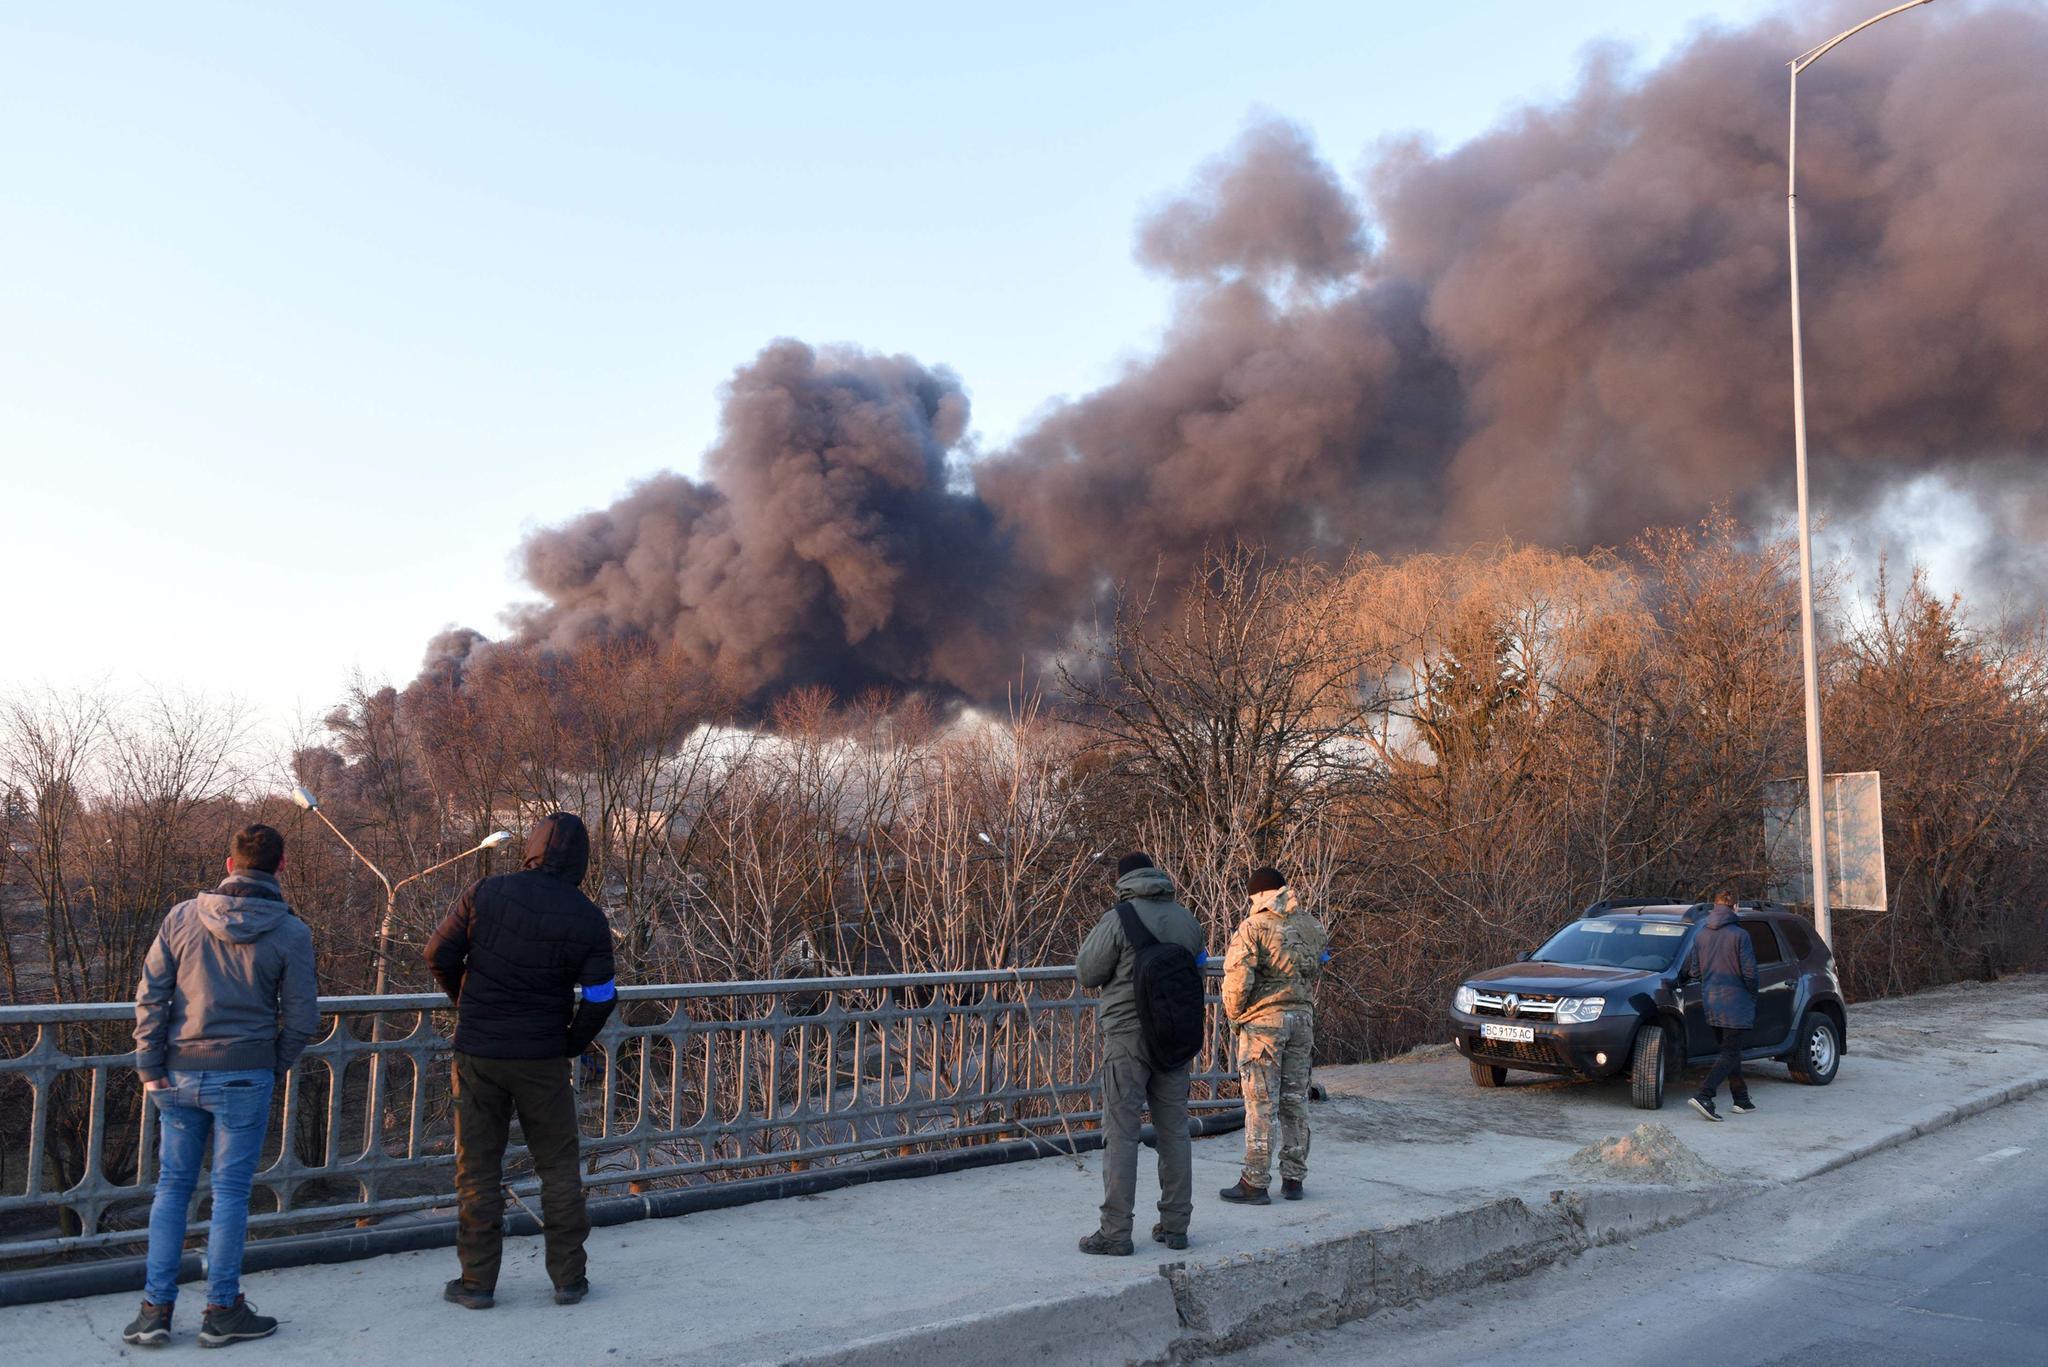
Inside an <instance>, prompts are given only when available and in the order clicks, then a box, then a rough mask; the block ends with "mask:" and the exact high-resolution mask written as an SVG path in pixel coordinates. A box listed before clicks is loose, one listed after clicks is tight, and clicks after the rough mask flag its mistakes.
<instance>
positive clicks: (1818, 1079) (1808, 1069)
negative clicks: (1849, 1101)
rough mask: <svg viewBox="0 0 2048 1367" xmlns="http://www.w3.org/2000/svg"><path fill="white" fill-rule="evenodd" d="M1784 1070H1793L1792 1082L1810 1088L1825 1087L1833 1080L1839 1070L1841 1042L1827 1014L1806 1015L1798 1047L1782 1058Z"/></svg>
mask: <svg viewBox="0 0 2048 1367" xmlns="http://www.w3.org/2000/svg"><path fill="white" fill-rule="evenodd" d="M1785 1066H1786V1067H1788V1068H1790V1069H1791V1070H1792V1080H1793V1081H1794V1082H1803V1083H1805V1084H1806V1085H1807V1086H1809V1087H1825V1086H1827V1085H1828V1084H1829V1083H1830V1082H1833V1081H1834V1080H1835V1073H1836V1071H1837V1070H1838V1069H1840V1068H1841V1066H1842V1041H1841V1038H1840V1036H1838V1035H1837V1034H1836V1033H1835V1023H1834V1021H1833V1020H1831V1019H1829V1017H1828V1015H1827V1013H1826V1012H1823V1011H1809V1012H1807V1013H1806V1018H1805V1019H1804V1020H1802V1021H1800V1022H1799V1035H1798V1043H1796V1044H1794V1045H1793V1046H1792V1052H1791V1053H1789V1054H1787V1055H1785Z"/></svg>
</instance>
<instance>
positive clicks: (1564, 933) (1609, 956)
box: [1531, 918, 1686, 972]
mask: <svg viewBox="0 0 2048 1367" xmlns="http://www.w3.org/2000/svg"><path fill="white" fill-rule="evenodd" d="M1685 929H1686V928H1685V926H1684V925H1683V924H1681V923H1679V922H1676V921H1633V920H1620V919H1604V918H1603V919H1601V920H1597V921H1575V922H1573V923H1572V924H1571V925H1568V926H1566V927H1565V928H1564V929H1563V930H1560V931H1559V932H1557V934H1555V935H1553V936H1551V937H1550V943H1549V944H1547V945H1545V946H1543V948H1541V949H1539V950H1537V951H1536V953H1535V954H1534V955H1533V956H1531V957H1533V958H1534V959H1535V960H1536V962H1538V963H1543V964H1595V965H1598V966H1600V967H1602V968H1641V969H1648V970H1650V971H1652V972H1662V971H1663V970H1664V969H1667V968H1669V967H1671V960H1672V958H1673V957H1674V956H1676V955H1677V953H1678V947H1679V946H1680V945H1682V944H1684V943H1685Z"/></svg>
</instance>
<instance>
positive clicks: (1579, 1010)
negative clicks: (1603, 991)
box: [1557, 997, 1607, 1024]
mask: <svg viewBox="0 0 2048 1367" xmlns="http://www.w3.org/2000/svg"><path fill="white" fill-rule="evenodd" d="M1606 1009H1607V998H1605V997H1566V998H1565V999H1564V1000H1563V1001H1561V1002H1559V1003H1558V1004H1557V1018H1558V1019H1559V1020H1561V1021H1568V1022H1573V1023H1577V1024H1584V1023H1585V1022H1587V1021H1596V1020H1599V1019H1600V1013H1601V1012H1602V1011H1605V1010H1606Z"/></svg>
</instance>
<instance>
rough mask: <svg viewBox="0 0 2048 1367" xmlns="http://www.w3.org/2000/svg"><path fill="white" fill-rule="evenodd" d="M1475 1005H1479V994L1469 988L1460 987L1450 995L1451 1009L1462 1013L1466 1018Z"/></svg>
mask: <svg viewBox="0 0 2048 1367" xmlns="http://www.w3.org/2000/svg"><path fill="white" fill-rule="evenodd" d="M1477 1005H1479V993H1478V992H1477V991H1476V990H1474V989H1473V988H1472V987H1470V986H1466V987H1461V988H1459V989H1458V990H1457V991H1456V992H1453V993H1452V994H1451V1006H1452V1008H1453V1009H1454V1010H1458V1011H1463V1012H1464V1013H1465V1014H1466V1015H1468V1016H1469V1015H1471V1014H1472V1008H1473V1007H1475V1006H1477Z"/></svg>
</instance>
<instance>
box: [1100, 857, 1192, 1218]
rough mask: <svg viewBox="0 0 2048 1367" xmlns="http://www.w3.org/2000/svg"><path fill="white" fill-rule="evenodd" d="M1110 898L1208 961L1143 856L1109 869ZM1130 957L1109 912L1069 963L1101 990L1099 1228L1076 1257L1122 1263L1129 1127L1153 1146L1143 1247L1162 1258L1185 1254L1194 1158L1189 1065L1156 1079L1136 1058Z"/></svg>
mask: <svg viewBox="0 0 2048 1367" xmlns="http://www.w3.org/2000/svg"><path fill="white" fill-rule="evenodd" d="M1116 872H1117V880H1116V895H1117V897H1118V898H1119V899H1120V900H1122V901H1125V902H1129V903H1130V904H1131V908H1132V910H1133V911H1135V912H1136V913H1137V915H1138V920H1139V922H1140V923H1141V924H1142V925H1143V926H1144V928H1145V930H1146V931H1147V932H1149V933H1150V934H1151V935H1152V936H1153V938H1154V939H1157V940H1161V941H1167V942H1170V943H1173V944H1179V945H1184V946H1186V948H1187V950H1188V952H1189V953H1190V954H1193V955H1194V956H1195V958H1196V962H1198V963H1199V962H1200V961H1201V960H1202V959H1204V958H1206V957H1207V952H1206V951H1205V950H1204V949H1203V947H1202V926H1201V923H1200V922H1198V921H1196V920H1195V918H1194V916H1193V915H1192V914H1190V913H1189V911H1188V909H1187V908H1186V907H1184V906H1182V905H1181V904H1180V903H1179V902H1176V901H1175V900H1174V899H1173V880H1172V879H1171V878H1168V877H1167V876H1166V875H1165V874H1164V873H1162V872H1161V871H1160V870H1159V869H1157V868H1155V867H1153V864H1152V858H1151V856H1150V855H1146V854H1136V853H1133V854H1127V855H1125V856H1124V857H1123V860H1122V861H1121V862H1120V863H1118V865H1117V866H1116ZM1136 963H1137V950H1136V949H1135V948H1134V947H1133V946H1132V945H1131V942H1130V941H1129V940H1128V939H1127V938H1126V937H1125V935H1124V928H1123V922H1122V918H1121V917H1119V916H1118V914H1117V912H1116V909H1115V908H1114V907H1112V908H1111V909H1110V910H1109V911H1107V912H1105V913H1104V914H1103V917H1102V919H1101V920H1100V921H1098V922H1097V923H1096V926H1095V929H1094V930H1092V931H1090V932H1088V938H1087V939H1086V940H1084V941H1082V942H1081V952H1080V954H1079V955H1078V956H1077V957H1076V959H1075V962H1074V971H1075V976H1076V977H1077V978H1078V979H1079V980H1080V983H1081V986H1083V987H1088V988H1100V989H1101V1005H1100V1007H1099V1008H1098V1009H1097V1024H1096V1033H1097V1034H1099V1035H1100V1036H1101V1037H1102V1131H1103V1144H1102V1224H1101V1226H1100V1228H1098V1229H1097V1230H1096V1232H1095V1233H1093V1234H1090V1235H1089V1236H1088V1237H1087V1238H1085V1239H1083V1240H1081V1251H1082V1252H1083V1253H1099V1254H1110V1255H1113V1256H1128V1255H1129V1254H1130V1253H1131V1251H1132V1248H1131V1219H1132V1208H1133V1207H1134V1206H1135V1205H1136V1204H1137V1195H1138V1123H1139V1120H1140V1119H1141V1118H1142V1116H1143V1115H1144V1112H1145V1111H1146V1110H1147V1109H1148V1108H1149V1109H1150V1110H1151V1112H1152V1132H1153V1134H1154V1136H1155V1141H1154V1142H1156V1143H1157V1144H1158V1146H1159V1223H1158V1224H1156V1225H1154V1226H1152V1237H1153V1239H1155V1240H1156V1241H1158V1242H1159V1243H1162V1244H1165V1245H1166V1246H1167V1247H1168V1248H1186V1247H1187V1246H1188V1217H1189V1215H1191V1214H1192V1213H1193V1211H1194V1208H1195V1172H1194V1153H1193V1149H1192V1146H1191V1144H1190V1143H1189V1140H1188V1065H1187V1064H1185V1063H1183V1064H1182V1065H1181V1066H1180V1067H1178V1068H1173V1069H1162V1068H1159V1067H1157V1066H1155V1065H1154V1063H1153V1062H1152V1058H1151V1056H1150V1055H1149V1054H1148V1053H1147V1052H1146V1050H1145V1039H1144V1035H1143V1033H1142V1032H1141V1030H1140V1028H1139V1024H1138V994H1137V988H1136V987H1135V986H1134V985H1133V982H1132V977H1133V972H1134V969H1135V967H1136Z"/></svg>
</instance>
